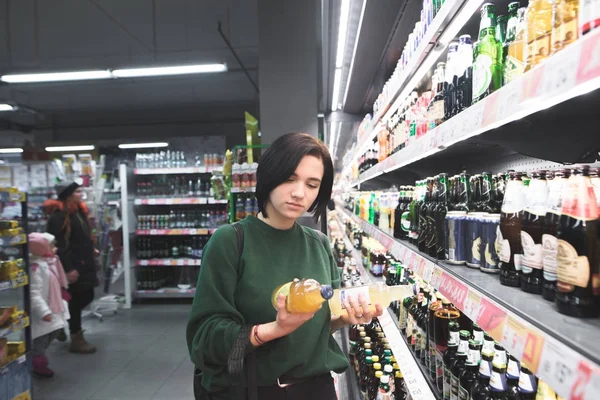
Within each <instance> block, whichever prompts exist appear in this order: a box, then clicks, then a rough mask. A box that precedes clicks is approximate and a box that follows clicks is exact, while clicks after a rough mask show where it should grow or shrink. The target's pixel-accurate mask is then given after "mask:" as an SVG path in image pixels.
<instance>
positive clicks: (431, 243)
mask: <svg viewBox="0 0 600 400" xmlns="http://www.w3.org/2000/svg"><path fill="white" fill-rule="evenodd" d="M439 195H440V176H439V175H436V176H435V177H434V178H433V182H432V188H431V205H430V206H429V209H428V210H427V243H426V246H427V254H428V255H429V256H431V257H434V258H435V257H437V254H438V248H437V236H436V223H435V215H436V210H437V207H438V201H439ZM442 246H443V243H442Z"/></svg>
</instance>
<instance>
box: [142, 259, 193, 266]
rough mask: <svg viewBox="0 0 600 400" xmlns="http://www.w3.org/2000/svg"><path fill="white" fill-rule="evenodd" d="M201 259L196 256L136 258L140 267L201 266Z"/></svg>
mask: <svg viewBox="0 0 600 400" xmlns="http://www.w3.org/2000/svg"><path fill="white" fill-rule="evenodd" d="M200 263H201V260H200V259H194V258H175V259H174V258H153V259H150V260H136V262H135V265H137V266H138V267H161V266H166V267H181V266H183V267H187V266H200Z"/></svg>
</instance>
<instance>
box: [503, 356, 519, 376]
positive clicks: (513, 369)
mask: <svg viewBox="0 0 600 400" xmlns="http://www.w3.org/2000/svg"><path fill="white" fill-rule="evenodd" d="M520 375H521V369H520V368H519V363H518V362H516V361H513V360H512V359H511V360H509V361H508V367H507V368H506V376H507V377H509V378H511V379H517V378H518V377H519V376H520Z"/></svg>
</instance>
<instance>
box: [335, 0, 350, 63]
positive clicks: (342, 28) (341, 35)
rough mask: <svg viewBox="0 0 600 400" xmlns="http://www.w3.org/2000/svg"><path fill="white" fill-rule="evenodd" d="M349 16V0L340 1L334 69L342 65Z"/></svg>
mask: <svg viewBox="0 0 600 400" xmlns="http://www.w3.org/2000/svg"><path fill="white" fill-rule="evenodd" d="M349 14H350V0H342V4H341V7H340V25H339V29H338V41H337V53H336V56H335V67H336V68H342V66H343V65H344V51H345V50H346V33H347V32H348V19H349V16H350V15H349Z"/></svg>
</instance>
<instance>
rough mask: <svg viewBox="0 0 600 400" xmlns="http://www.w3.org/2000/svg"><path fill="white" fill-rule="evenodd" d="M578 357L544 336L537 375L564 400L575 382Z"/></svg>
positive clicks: (560, 344) (552, 339)
mask: <svg viewBox="0 0 600 400" xmlns="http://www.w3.org/2000/svg"><path fill="white" fill-rule="evenodd" d="M578 359H579V356H578V355H577V353H575V352H574V351H573V350H571V349H569V348H566V346H565V345H563V344H562V343H560V342H558V341H557V340H556V339H554V338H552V337H550V336H546V338H545V342H544V349H543V351H542V355H541V357H540V366H539V368H538V371H537V375H538V376H539V377H540V378H541V379H543V380H544V381H545V382H548V384H549V385H550V386H551V387H552V388H553V389H554V390H555V391H556V393H558V394H559V395H560V396H562V397H564V398H568V395H569V391H570V388H571V386H572V385H573V382H575V375H576V373H575V370H576V368H577V361H578Z"/></svg>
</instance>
